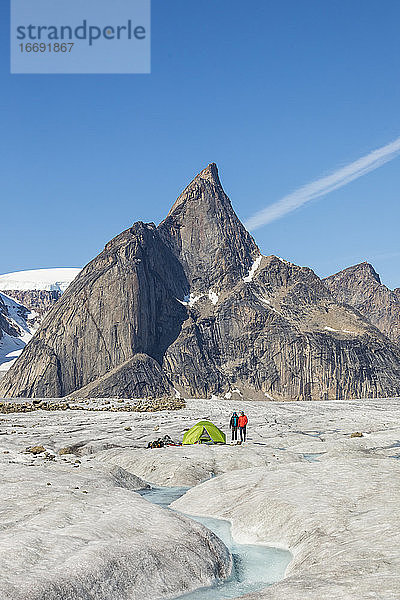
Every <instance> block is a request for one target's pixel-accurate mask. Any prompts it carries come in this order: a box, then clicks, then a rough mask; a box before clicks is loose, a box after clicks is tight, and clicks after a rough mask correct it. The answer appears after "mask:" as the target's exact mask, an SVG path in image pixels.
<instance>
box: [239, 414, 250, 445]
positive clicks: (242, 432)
mask: <svg viewBox="0 0 400 600" xmlns="http://www.w3.org/2000/svg"><path fill="white" fill-rule="evenodd" d="M247 423H248V418H247V417H246V415H245V414H244V412H243V411H242V412H241V413H240V417H239V419H238V425H239V431H240V441H241V442H245V441H246V427H247Z"/></svg>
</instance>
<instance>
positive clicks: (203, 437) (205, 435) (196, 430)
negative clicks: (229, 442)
mask: <svg viewBox="0 0 400 600" xmlns="http://www.w3.org/2000/svg"><path fill="white" fill-rule="evenodd" d="M196 443H199V444H203V443H205V444H207V443H208V444H225V443H226V437H225V434H224V432H223V431H221V430H220V429H218V427H217V426H216V425H214V423H211V421H199V422H198V423H196V425H193V427H191V429H189V431H187V432H186V433H185V435H184V436H183V444H196Z"/></svg>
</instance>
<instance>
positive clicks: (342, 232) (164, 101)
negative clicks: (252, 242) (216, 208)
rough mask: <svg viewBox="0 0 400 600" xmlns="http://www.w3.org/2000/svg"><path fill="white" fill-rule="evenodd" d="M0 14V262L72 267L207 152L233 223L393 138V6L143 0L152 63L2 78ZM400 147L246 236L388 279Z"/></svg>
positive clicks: (399, 98)
mask: <svg viewBox="0 0 400 600" xmlns="http://www.w3.org/2000/svg"><path fill="white" fill-rule="evenodd" d="M6 5H7V2H3V3H1V8H0V33H1V35H0V44H1V53H0V90H1V94H0V131H1V142H2V144H1V146H2V156H1V161H0V170H1V181H2V208H1V221H0V223H1V228H0V273H6V272H10V271H15V270H23V269H34V268H45V267H62V266H80V265H84V264H85V263H86V262H88V261H89V260H90V259H91V258H93V257H94V256H95V255H96V254H97V253H98V252H99V251H100V250H101V249H102V247H103V246H104V244H105V243H106V242H107V241H108V240H109V239H111V238H112V237H113V236H114V235H116V234H117V233H119V232H120V231H122V230H123V229H126V228H127V227H129V226H130V225H131V224H132V223H133V222H134V221H137V220H143V221H154V222H156V223H158V222H159V221H160V220H162V218H163V217H164V216H165V215H166V213H167V212H168V210H169V208H170V206H171V205H172V203H173V202H174V200H175V198H176V197H177V196H178V194H179V193H180V191H181V190H182V189H183V188H184V187H185V186H186V184H187V183H188V182H189V181H190V180H191V178H192V177H193V176H194V175H195V174H196V173H197V172H198V171H199V170H201V169H202V168H203V167H204V166H206V165H207V164H208V163H209V162H216V163H217V164H218V166H219V169H220V175H221V180H222V183H223V185H224V187H225V189H226V191H227V193H228V194H229V196H230V198H231V200H232V203H233V205H234V208H235V209H236V211H237V213H238V215H239V217H240V218H242V219H243V220H245V219H247V218H248V217H250V216H251V215H252V214H253V213H254V212H256V211H258V210H261V209H263V208H264V207H266V206H267V205H268V204H270V203H273V202H276V201H277V200H279V199H280V198H281V197H282V196H284V195H286V194H288V193H290V192H292V191H293V190H295V189H296V188H298V187H300V186H302V185H304V184H307V183H308V182H310V181H312V180H314V179H316V178H318V177H320V176H322V175H325V174H327V173H329V172H331V171H333V170H335V169H336V168H338V167H340V166H342V165H345V164H347V163H349V162H351V161H354V160H356V159H357V158H359V157H360V156H362V155H364V154H367V153H368V152H369V151H371V150H373V149H375V148H378V147H379V146H382V145H384V144H387V143H388V142H390V141H392V140H393V139H395V138H397V137H398V136H399V135H400V3H399V2H398V1H397V0H383V1H382V0H380V1H378V0H374V1H372V0H346V1H345V0H340V1H339V0H329V1H328V0H282V1H280V2H277V1H274V2H272V1H269V0H247V1H246V2H243V1H240V2H239V1H238V0H203V1H202V2H193V1H190V0H168V2H166V1H165V0H153V3H152V74H151V75H79V76H73V75H40V76H39V75H37V76H35V75H33V76H31V75H29V76H28V75H10V74H9V49H8V45H9V31H8V9H7V6H6ZM399 166H400V158H397V159H394V160H393V161H392V162H390V163H388V164H386V165H384V166H382V167H381V168H380V169H378V170H376V171H374V172H373V173H370V174H368V175H366V176H365V177H363V178H361V179H359V180H357V181H354V182H352V183H350V184H349V185H347V186H345V187H343V188H341V189H340V190H336V191H334V192H332V193H331V194H329V195H328V196H326V197H325V198H320V199H318V200H315V201H312V202H310V203H309V204H307V205H305V206H304V207H302V208H300V209H298V210H296V211H294V212H292V213H290V214H288V215H286V216H285V217H284V218H282V219H280V220H278V221H275V222H273V223H271V224H269V225H267V226H265V227H263V228H260V229H258V230H257V231H256V232H255V238H256V240H257V242H258V244H259V246H260V248H261V250H262V251H263V252H264V253H265V254H277V255H278V256H281V257H283V258H286V259H288V260H290V261H292V262H295V263H296V264H300V265H307V266H310V267H312V268H313V269H314V270H315V271H316V272H317V274H318V275H320V276H325V275H328V274H331V273H333V272H335V271H337V270H340V269H342V268H344V267H346V266H349V265H351V264H354V263H356V262H360V261H362V260H368V261H370V262H372V263H373V264H374V266H375V268H376V269H377V270H378V272H380V274H381V277H382V280H383V282H384V283H386V284H387V285H389V287H398V286H400V269H399V264H400V244H399V233H398V229H399V223H400V208H399V206H400V204H399V195H400V194H399V189H400V168H399Z"/></svg>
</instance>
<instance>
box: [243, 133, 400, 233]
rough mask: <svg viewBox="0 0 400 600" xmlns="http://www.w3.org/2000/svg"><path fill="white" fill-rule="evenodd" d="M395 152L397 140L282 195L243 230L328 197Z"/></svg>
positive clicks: (399, 141)
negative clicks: (317, 199) (312, 201)
mask: <svg viewBox="0 0 400 600" xmlns="http://www.w3.org/2000/svg"><path fill="white" fill-rule="evenodd" d="M399 153H400V137H399V138H397V139H396V140H394V141H393V142H391V143H390V144H387V145H386V146H382V148H378V149H377V150H374V151H373V152H370V153H369V154H367V155H366V156H363V157H362V158H359V159H358V160H356V161H354V162H352V163H350V164H349V165H347V166H346V167H342V168H341V169H338V170H337V171H335V172H334V173H332V174H331V175H327V176H326V177H320V178H319V179H316V180H315V181H312V182H311V183H308V184H307V185H304V186H303V187H301V188H299V189H298V190H295V191H294V192H292V193H291V194H288V195H287V196H284V197H283V198H281V199H280V200H278V201H277V202H274V203H273V204H270V205H269V206H267V208H264V209H263V210H261V211H259V212H257V213H255V214H254V215H253V216H252V217H250V218H249V219H248V220H247V222H246V223H245V225H246V227H247V229H249V230H250V231H254V229H258V228H259V227H262V226H263V225H267V224H268V223H271V222H272V221H275V220H276V219H280V218H281V217H283V216H284V215H286V214H287V213H289V212H292V211H293V210H295V209H296V208H299V207H300V206H302V205H303V204H306V203H307V202H310V200H315V198H320V197H321V196H325V195H326V194H329V192H333V190H337V189H338V188H341V187H343V186H344V185H347V184H348V183H350V182H351V181H354V179H358V178H359V177H362V176H363V175H366V174H367V173H370V172H371V171H374V170H375V169H377V168H378V167H381V166H382V165H384V164H385V163H387V162H389V161H390V160H393V159H394V158H395V157H396V156H397V155H398V154H399Z"/></svg>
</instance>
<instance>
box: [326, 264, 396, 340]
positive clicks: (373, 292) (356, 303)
mask: <svg viewBox="0 0 400 600" xmlns="http://www.w3.org/2000/svg"><path fill="white" fill-rule="evenodd" d="M324 283H325V285H326V286H327V287H328V288H329V290H330V292H331V293H332V294H333V296H334V297H335V299H336V300H337V301H338V302H343V303H345V304H349V305H350V306H352V307H353V308H356V309H357V310H358V311H360V313H361V314H362V315H363V316H364V317H366V318H367V319H368V320H369V321H371V323H373V324H374V325H375V326H376V327H378V328H379V329H380V330H381V331H382V332H383V333H384V334H385V335H387V336H388V338H389V339H391V340H392V341H393V342H395V343H396V344H398V345H399V346H400V298H399V295H398V294H396V291H392V290H390V289H389V288H388V287H386V286H385V285H383V284H382V283H381V278H380V276H379V274H378V273H377V272H376V271H375V269H374V267H373V266H372V265H371V264H370V263H368V262H362V263H359V264H357V265H353V266H352V267H348V268H347V269H344V270H343V271H340V272H339V273H336V274H335V275H331V276H330V277H327V278H326V279H324Z"/></svg>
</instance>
